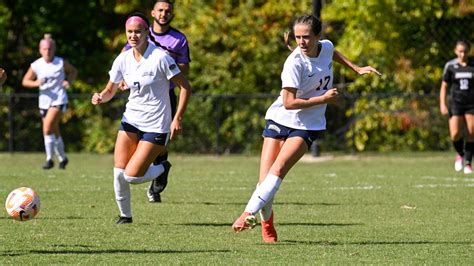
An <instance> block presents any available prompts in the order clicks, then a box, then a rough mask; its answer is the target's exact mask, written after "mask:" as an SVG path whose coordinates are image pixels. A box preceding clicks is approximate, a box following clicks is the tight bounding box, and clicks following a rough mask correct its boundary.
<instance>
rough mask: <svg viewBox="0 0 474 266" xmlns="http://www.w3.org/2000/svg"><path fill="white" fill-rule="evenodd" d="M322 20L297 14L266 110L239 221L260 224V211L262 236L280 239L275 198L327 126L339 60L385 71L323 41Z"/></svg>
mask: <svg viewBox="0 0 474 266" xmlns="http://www.w3.org/2000/svg"><path fill="white" fill-rule="evenodd" d="M321 29H322V26H321V22H320V21H319V19H318V18H316V17H315V16H312V15H304V16H301V17H299V18H297V19H296V20H295V22H294V24H293V31H294V35H295V39H296V42H297V44H298V47H297V48H296V49H294V51H293V52H292V53H291V54H290V56H289V57H288V58H287V60H286V62H285V64H284V67H283V72H282V74H281V79H282V83H283V84H282V90H281V93H280V96H279V97H278V99H277V100H276V101H275V102H274V103H273V104H272V105H271V106H270V108H269V109H268V110H267V114H266V115H265V119H266V120H267V123H266V125H265V129H264V130H263V146H262V154H261V159H260V174H259V184H258V185H257V188H256V189H255V191H254V193H253V195H252V196H251V197H250V200H249V201H248V204H247V206H246V207H245V211H244V212H243V213H242V215H241V216H240V217H239V218H238V219H237V220H236V221H235V222H234V224H233V225H232V228H233V229H234V231H236V232H240V231H243V230H245V229H251V228H253V227H255V225H256V224H257V220H256V218H255V216H254V215H255V214H256V213H257V212H260V215H261V225H262V237H263V241H265V242H267V243H272V242H276V241H277V233H276V230H275V227H274V226H273V214H274V212H273V210H272V203H273V198H274V196H275V194H276V192H277V190H278V188H279V187H280V184H281V182H282V181H283V178H284V177H285V175H286V174H287V173H288V171H289V170H290V169H291V167H292V166H293V165H294V164H295V163H296V162H297V161H298V160H299V159H300V158H301V157H302V156H303V155H304V154H305V153H306V152H307V151H308V149H309V147H311V143H312V142H313V141H314V140H315V139H317V138H318V135H319V134H320V133H321V132H322V131H323V130H325V129H326V119H325V115H324V113H325V110H326V104H327V103H328V102H330V101H331V100H334V99H335V98H336V97H337V96H338V95H339V92H338V90H337V89H336V88H332V83H333V69H332V61H333V57H334V60H335V61H337V62H339V63H342V64H343V65H345V66H347V67H349V68H350V69H352V70H354V71H355V72H357V73H358V74H360V75H363V74H367V73H376V74H378V75H380V73H379V72H378V71H377V70H376V69H374V68H373V67H371V66H366V67H359V66H357V65H355V64H353V63H352V62H350V61H349V60H348V59H347V58H346V57H344V56H343V55H342V54H341V53H339V52H337V51H336V50H335V49H334V46H333V44H332V43H331V41H329V40H320V36H321Z"/></svg>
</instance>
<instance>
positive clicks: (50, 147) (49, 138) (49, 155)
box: [43, 134, 56, 161]
mask: <svg viewBox="0 0 474 266" xmlns="http://www.w3.org/2000/svg"><path fill="white" fill-rule="evenodd" d="M43 137H44V148H45V151H46V161H49V160H51V159H53V154H54V143H55V142H56V136H54V134H51V135H44V136H43Z"/></svg>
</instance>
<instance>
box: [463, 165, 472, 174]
mask: <svg viewBox="0 0 474 266" xmlns="http://www.w3.org/2000/svg"><path fill="white" fill-rule="evenodd" d="M464 173H465V174H472V166H471V165H470V164H466V166H464Z"/></svg>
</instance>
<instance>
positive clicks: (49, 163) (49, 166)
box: [43, 160, 54, 170]
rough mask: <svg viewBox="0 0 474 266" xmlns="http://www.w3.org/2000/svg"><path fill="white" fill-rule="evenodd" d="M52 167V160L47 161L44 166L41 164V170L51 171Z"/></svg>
mask: <svg viewBox="0 0 474 266" xmlns="http://www.w3.org/2000/svg"><path fill="white" fill-rule="evenodd" d="M53 167H54V162H53V160H47V161H46V162H45V163H44V164H43V169H45V170H47V169H51V168H53Z"/></svg>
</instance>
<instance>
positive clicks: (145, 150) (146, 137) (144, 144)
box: [124, 132, 171, 184]
mask: <svg viewBox="0 0 474 266" xmlns="http://www.w3.org/2000/svg"><path fill="white" fill-rule="evenodd" d="M168 137H169V134H166V133H147V132H141V133H140V141H139V143H138V146H137V149H136V151H135V152H134V154H133V156H132V157H131V158H130V160H129V162H128V163H127V167H126V169H125V175H124V176H125V179H126V180H127V181H128V182H129V183H132V184H140V183H143V182H148V181H151V180H155V179H157V178H158V177H159V176H160V175H161V174H163V173H164V172H166V171H169V168H170V167H171V164H170V163H169V162H168V161H163V162H162V163H161V164H154V163H153V161H154V160H155V158H156V157H157V156H158V154H160V153H162V152H163V151H164V150H165V149H166V143H167V141H168Z"/></svg>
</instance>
